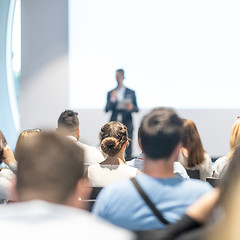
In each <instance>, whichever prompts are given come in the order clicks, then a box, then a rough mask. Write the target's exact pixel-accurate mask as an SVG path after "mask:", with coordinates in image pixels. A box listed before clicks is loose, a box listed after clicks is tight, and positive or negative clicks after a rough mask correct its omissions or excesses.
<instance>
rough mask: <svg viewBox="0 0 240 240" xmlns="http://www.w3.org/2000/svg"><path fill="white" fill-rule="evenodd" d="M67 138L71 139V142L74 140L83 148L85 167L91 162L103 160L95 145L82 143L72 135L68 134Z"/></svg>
mask: <svg viewBox="0 0 240 240" xmlns="http://www.w3.org/2000/svg"><path fill="white" fill-rule="evenodd" d="M68 138H69V139H71V140H72V141H73V142H75V143H76V144H77V145H78V146H80V147H81V148H82V149H83V150H84V161H85V163H84V166H85V169H86V168H87V167H88V166H90V165H92V164H95V163H100V162H102V161H104V157H103V154H102V153H101V152H100V151H99V150H98V149H97V148H96V147H92V146H89V145H87V144H84V143H82V142H80V141H78V140H77V139H76V138H75V137H73V136H68Z"/></svg>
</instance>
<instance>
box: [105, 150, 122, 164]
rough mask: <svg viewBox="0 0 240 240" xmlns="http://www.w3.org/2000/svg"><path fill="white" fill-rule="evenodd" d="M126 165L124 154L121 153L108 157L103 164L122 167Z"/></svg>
mask: <svg viewBox="0 0 240 240" xmlns="http://www.w3.org/2000/svg"><path fill="white" fill-rule="evenodd" d="M125 163H126V160H125V158H124V153H122V152H120V153H118V154H117V155H115V156H114V157H111V156H108V157H107V158H106V160H105V161H103V162H102V163H101V164H110V165H121V164H125Z"/></svg>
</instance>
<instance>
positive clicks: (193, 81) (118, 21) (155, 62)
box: [69, 0, 240, 109]
mask: <svg viewBox="0 0 240 240" xmlns="http://www.w3.org/2000/svg"><path fill="white" fill-rule="evenodd" d="M239 12H240V1H231V0H225V1H221V0H198V1H194V0H187V1H185V0H183V1H182V0H172V1H168V0H165V1H160V0H87V1H86V0H70V1H69V57H70V58H69V59H70V94H69V95H70V107H71V108H87V109H93V108H94V109H96V108H103V107H104V105H105V102H106V93H107V91H108V90H110V89H111V88H113V87H115V86H116V83H115V70H116V69H117V68H124V69H125V76H126V79H125V85H126V86H128V87H130V88H133V89H134V90H135V91H136V95H137V100H138V104H139V106H140V108H152V107H154V106H171V107H174V108H239V107H240V101H238V95H239V89H238V85H239V84H238V83H239V79H240V71H239V66H240V31H239V28H240V14H239Z"/></svg>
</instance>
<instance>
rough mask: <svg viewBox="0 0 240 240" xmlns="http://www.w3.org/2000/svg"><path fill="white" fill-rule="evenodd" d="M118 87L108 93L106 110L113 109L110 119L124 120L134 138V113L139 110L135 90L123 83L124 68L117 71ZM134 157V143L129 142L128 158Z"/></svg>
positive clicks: (129, 134)
mask: <svg viewBox="0 0 240 240" xmlns="http://www.w3.org/2000/svg"><path fill="white" fill-rule="evenodd" d="M116 80H117V84H118V85H117V87H116V88H115V89H113V90H111V91H109V92H108V94H107V104H106V107H105V111H106V112H108V111H112V115H111V118H110V121H119V122H122V123H123V124H124V125H125V126H126V127H127V128H128V136H129V138H130V139H131V140H132V137H133V120H132V113H133V112H138V106H137V100H136V94H135V91H133V90H131V89H129V88H127V87H125V86H124V85H123V80H124V70H123V69H118V70H117V71H116ZM131 158H132V144H131V141H130V143H129V146H128V148H127V149H126V160H130V159H131Z"/></svg>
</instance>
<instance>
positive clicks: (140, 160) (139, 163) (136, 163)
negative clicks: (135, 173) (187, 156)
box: [126, 153, 189, 179]
mask: <svg viewBox="0 0 240 240" xmlns="http://www.w3.org/2000/svg"><path fill="white" fill-rule="evenodd" d="M126 164H127V165H129V166H131V167H135V168H137V169H138V170H139V171H141V172H142V171H143V168H144V154H143V153H141V154H140V155H139V156H138V157H137V158H135V159H133V160H131V161H127V162H126ZM173 172H174V174H175V175H177V176H180V177H182V178H184V179H189V176H188V174H187V171H186V169H185V168H184V167H183V165H182V164H181V163H179V162H174V165H173Z"/></svg>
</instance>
